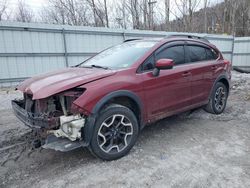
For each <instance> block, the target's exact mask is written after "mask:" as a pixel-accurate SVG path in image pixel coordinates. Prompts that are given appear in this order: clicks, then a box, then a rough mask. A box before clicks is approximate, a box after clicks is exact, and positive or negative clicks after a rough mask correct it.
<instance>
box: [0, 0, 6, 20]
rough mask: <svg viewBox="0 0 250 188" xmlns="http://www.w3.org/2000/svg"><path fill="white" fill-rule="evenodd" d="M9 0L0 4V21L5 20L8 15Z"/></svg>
mask: <svg viewBox="0 0 250 188" xmlns="http://www.w3.org/2000/svg"><path fill="white" fill-rule="evenodd" d="M7 8H8V6H7V0H3V1H1V2H0V21H1V20H3V19H4V16H6V15H7V12H6V10H7Z"/></svg>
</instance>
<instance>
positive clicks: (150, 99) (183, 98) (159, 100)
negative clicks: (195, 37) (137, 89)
mask: <svg viewBox="0 0 250 188" xmlns="http://www.w3.org/2000/svg"><path fill="white" fill-rule="evenodd" d="M163 58H166V59H173V60H174V63H175V66H174V67H173V69H170V70H160V74H159V76H153V74H152V69H153V68H154V62H156V61H157V60H159V59H163ZM142 69H143V71H142V73H141V75H142V77H143V88H144V93H145V99H146V103H147V104H146V106H147V112H148V113H147V114H148V115H149V117H148V119H149V120H151V121H154V120H158V119H161V118H163V117H166V116H168V115H171V114H174V113H176V112H178V111H181V110H183V109H184V108H185V107H187V106H189V105H190V99H191V87H190V86H191V82H190V81H191V78H192V75H191V72H190V68H189V66H188V65H186V64H185V52H184V44H180V42H179V43H177V44H175V43H172V44H171V45H166V46H163V47H161V48H160V49H158V50H157V51H156V52H155V54H153V55H152V56H151V57H149V58H148V59H147V60H146V61H145V62H144V64H143V68H142Z"/></svg>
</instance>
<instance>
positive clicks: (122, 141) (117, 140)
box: [97, 114, 133, 154]
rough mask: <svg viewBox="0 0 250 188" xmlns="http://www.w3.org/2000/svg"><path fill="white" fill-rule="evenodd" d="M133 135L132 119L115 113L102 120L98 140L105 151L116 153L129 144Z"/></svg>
mask: <svg viewBox="0 0 250 188" xmlns="http://www.w3.org/2000/svg"><path fill="white" fill-rule="evenodd" d="M132 135H133V125H132V123H131V121H130V120H129V119H128V118H127V117H126V116H124V115H121V114H114V115H112V116H110V117H108V118H106V119H105V120H104V121H103V122H102V124H101V126H100V128H99V130H98V136H97V142H98V145H99V147H100V148H101V149H102V150H103V151H104V152H105V153H109V154H115V153H119V152H121V151H122V150H124V149H125V148H126V147H127V146H128V145H129V143H130V142H131V138H132Z"/></svg>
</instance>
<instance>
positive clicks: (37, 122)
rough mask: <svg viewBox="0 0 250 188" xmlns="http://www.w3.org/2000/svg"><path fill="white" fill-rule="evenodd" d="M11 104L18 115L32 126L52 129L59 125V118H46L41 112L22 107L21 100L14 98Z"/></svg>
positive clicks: (26, 123)
mask: <svg viewBox="0 0 250 188" xmlns="http://www.w3.org/2000/svg"><path fill="white" fill-rule="evenodd" d="M11 104H12V109H13V111H14V114H15V115H16V117H17V118H18V119H19V120H21V121H22V122H23V123H24V124H25V125H27V126H28V127H30V128H39V129H40V128H45V129H50V128H51V127H56V126H58V125H59V118H57V117H51V118H44V117H42V116H41V115H39V114H35V113H31V112H28V111H26V110H25V109H24V108H23V107H22V103H21V101H19V100H12V101H11Z"/></svg>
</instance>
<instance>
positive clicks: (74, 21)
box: [40, 0, 92, 25]
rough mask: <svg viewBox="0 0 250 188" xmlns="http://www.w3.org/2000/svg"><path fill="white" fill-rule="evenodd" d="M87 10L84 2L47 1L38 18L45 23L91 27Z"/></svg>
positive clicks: (69, 0) (80, 0)
mask: <svg viewBox="0 0 250 188" xmlns="http://www.w3.org/2000/svg"><path fill="white" fill-rule="evenodd" d="M89 10H90V7H89V6H88V5H86V1H85V0H49V5H48V6H47V7H45V8H44V9H43V10H42V11H41V13H40V17H41V20H42V21H43V22H46V23H57V24H68V25H91V24H92V23H91V18H90V16H89V14H90V11H89Z"/></svg>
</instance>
